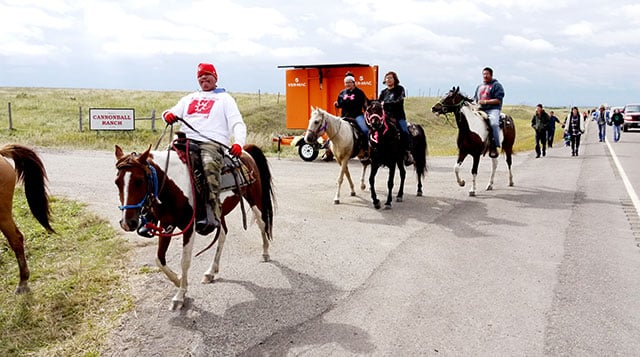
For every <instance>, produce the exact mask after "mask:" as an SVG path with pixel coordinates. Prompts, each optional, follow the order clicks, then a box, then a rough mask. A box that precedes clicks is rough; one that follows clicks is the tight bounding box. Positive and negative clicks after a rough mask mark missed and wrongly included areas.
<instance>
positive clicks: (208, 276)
mask: <svg viewBox="0 0 640 357" xmlns="http://www.w3.org/2000/svg"><path fill="white" fill-rule="evenodd" d="M200 282H201V283H202V284H211V283H213V275H211V274H205V275H203V276H202V280H201V281H200Z"/></svg>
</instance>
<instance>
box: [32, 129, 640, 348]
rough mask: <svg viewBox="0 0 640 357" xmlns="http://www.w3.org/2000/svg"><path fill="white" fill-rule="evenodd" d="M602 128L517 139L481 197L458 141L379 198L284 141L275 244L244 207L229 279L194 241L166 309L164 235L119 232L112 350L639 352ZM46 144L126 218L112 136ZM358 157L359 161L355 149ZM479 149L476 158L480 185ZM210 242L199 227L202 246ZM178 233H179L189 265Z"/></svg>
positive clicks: (639, 323) (633, 248)
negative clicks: (125, 255) (421, 178)
mask: <svg viewBox="0 0 640 357" xmlns="http://www.w3.org/2000/svg"><path fill="white" fill-rule="evenodd" d="M591 130H593V128H591ZM594 136H595V133H589V132H588V133H587V135H585V139H584V140H585V142H584V143H583V146H582V148H581V152H580V156H579V157H577V158H574V157H571V156H570V150H569V149H568V148H564V147H561V145H562V143H556V147H554V148H552V149H549V150H548V151H547V156H546V157H544V158H540V159H535V158H534V154H533V153H532V152H526V153H520V154H517V155H516V156H515V158H514V167H513V171H514V181H515V186H514V187H508V186H507V176H506V171H505V166H506V165H505V163H504V160H503V157H502V156H501V157H500V163H499V166H498V173H497V175H496V180H495V183H494V190H493V191H484V187H486V184H487V180H488V177H489V172H488V171H489V168H490V160H489V159H488V158H484V159H483V161H482V163H481V167H480V173H479V175H478V192H477V197H469V196H468V194H467V192H468V187H464V188H461V187H458V186H457V184H456V182H455V177H454V174H453V165H454V163H455V158H453V157H438V158H431V157H429V158H428V165H429V173H428V174H427V178H426V182H425V183H424V188H423V189H424V196H423V197H416V196H415V190H416V186H415V178H414V174H413V171H412V169H409V171H408V179H407V184H406V186H405V200H404V202H400V203H396V202H394V204H393V208H392V209H391V210H375V209H373V207H372V204H371V202H370V198H369V192H368V191H367V192H362V191H360V190H359V188H357V192H358V194H357V196H356V197H350V196H349V194H348V187H347V186H346V181H345V183H344V184H343V187H342V195H341V204H339V205H334V204H333V203H332V201H333V196H334V193H335V186H336V177H337V174H338V166H337V165H336V164H335V163H325V162H321V161H316V162H312V163H307V162H303V161H301V160H299V159H283V160H277V159H276V158H271V159H270V165H271V169H272V172H273V175H274V184H275V186H276V196H277V210H276V216H275V223H274V241H273V244H272V247H271V257H272V261H271V262H269V263H263V262H261V249H262V247H261V241H260V236H259V232H258V229H257V227H256V225H255V224H250V226H249V228H248V230H247V231H243V230H242V227H241V218H240V214H239V213H238V212H237V211H236V212H233V213H232V214H231V215H230V217H228V222H229V224H230V232H229V236H228V238H227V244H226V245H225V249H224V252H223V255H222V260H221V268H220V274H219V275H218V276H217V277H216V282H214V283H213V284H206V285H203V284H200V283H199V281H200V277H201V275H202V274H203V273H204V271H205V270H206V268H207V267H208V266H209V264H210V262H211V259H213V251H208V252H207V253H205V254H203V255H202V256H200V257H197V258H194V259H193V262H192V269H191V271H190V274H191V275H190V276H189V282H190V284H191V285H190V286H189V291H188V293H187V296H188V300H187V302H186V306H185V307H184V308H183V309H182V310H180V311H170V310H169V307H170V305H171V304H170V300H171V298H172V297H173V295H174V293H175V290H174V287H173V286H172V284H171V283H170V282H169V281H168V280H167V279H166V278H165V277H164V275H162V274H161V273H159V272H157V273H156V272H154V273H140V271H141V268H143V267H153V266H155V263H154V259H155V241H154V240H152V239H144V238H139V237H137V236H136V235H135V234H132V233H124V232H123V235H124V236H125V237H126V238H127V239H128V240H130V241H131V242H132V243H134V244H135V246H136V248H135V249H134V252H133V256H132V257H131V279H130V283H131V292H132V294H133V296H134V297H135V307H134V310H133V311H130V312H128V313H126V314H125V315H124V316H123V317H122V320H121V321H120V323H119V327H118V328H117V329H116V330H114V331H113V333H112V334H111V336H110V337H109V343H108V346H107V348H106V350H105V352H104V355H113V356H227V355H228V356H231V355H247V356H283V355H291V356H298V355H304V356H327V355H332V356H349V355H374V356H400V355H406V356H409V355H598V356H600V355H625V356H626V355H628V356H632V355H638V354H639V353H640V340H639V339H638V336H640V299H638V293H637V292H638V291H640V280H639V279H638V276H640V248H639V247H638V246H637V244H638V241H637V240H636V239H637V237H638V230H639V229H638V228H640V227H638V226H637V224H636V223H634V222H637V214H636V215H635V216H634V212H633V210H630V209H629V199H628V194H627V192H626V191H625V188H624V185H623V183H622V180H621V178H620V176H619V175H618V173H617V171H616V168H615V165H613V161H612V160H611V156H610V154H609V153H608V151H607V146H606V145H603V144H602V143H598V142H597V140H595V142H594V140H593V137H594ZM532 146H533V143H532ZM141 149H143V148H124V150H125V151H134V150H141ZM40 153H41V154H42V156H43V160H44V161H45V164H46V165H47V170H48V173H49V177H50V185H49V186H50V190H51V192H52V194H54V195H60V196H65V197H69V198H72V199H76V200H79V201H82V202H87V203H88V207H89V208H90V209H92V210H94V211H95V212H96V213H98V214H100V215H102V216H103V217H105V218H106V219H108V220H109V222H110V223H112V224H113V225H114V227H116V228H117V229H119V227H118V225H117V222H118V220H119V213H120V212H119V210H118V209H117V205H118V201H117V193H116V189H115V185H114V184H113V178H114V177H115V165H114V164H115V158H114V156H113V153H112V152H83V151H82V152H77V151H58V150H50V149H42V150H40ZM350 167H351V171H352V174H353V176H354V177H357V178H359V176H360V165H359V163H358V162H357V161H353V162H352V163H351V164H350ZM470 167H471V159H470V158H468V159H467V161H465V163H464V165H463V169H462V171H461V173H462V175H463V177H464V178H465V179H466V180H467V182H468V183H467V185H469V181H470V179H471V177H470V173H469V171H470ZM386 174H387V171H386V170H382V171H381V172H380V173H379V174H378V179H377V182H378V184H377V191H378V194H379V195H380V194H381V193H384V191H385V187H384V186H385V181H386ZM396 181H398V180H396ZM358 186H359V185H358V183H356V187H358ZM630 212H631V213H630ZM634 220H635V221H634ZM208 243H209V238H208V237H200V236H198V238H197V241H196V251H198V250H199V248H202V247H204V246H206V245H207V244H208ZM180 246H181V241H180V239H176V241H175V242H173V244H172V246H171V247H170V252H171V255H170V256H169V264H170V265H171V266H172V267H174V268H175V269H177V268H178V266H179V255H180Z"/></svg>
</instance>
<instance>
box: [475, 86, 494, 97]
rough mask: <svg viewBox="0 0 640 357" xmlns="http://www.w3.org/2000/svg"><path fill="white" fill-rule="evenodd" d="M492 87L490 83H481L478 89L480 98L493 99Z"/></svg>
mask: <svg viewBox="0 0 640 357" xmlns="http://www.w3.org/2000/svg"><path fill="white" fill-rule="evenodd" d="M491 87H492V86H491V85H490V84H484V85H481V86H480V90H479V91H478V100H484V99H487V100H488V99H491Z"/></svg>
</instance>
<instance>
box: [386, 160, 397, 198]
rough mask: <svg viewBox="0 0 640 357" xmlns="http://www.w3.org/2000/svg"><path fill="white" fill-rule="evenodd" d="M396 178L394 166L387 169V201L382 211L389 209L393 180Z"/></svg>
mask: <svg viewBox="0 0 640 357" xmlns="http://www.w3.org/2000/svg"><path fill="white" fill-rule="evenodd" d="M395 176H396V166H395V165H391V166H390V167H389V177H388V178H387V201H386V202H385V203H384V209H391V202H393V179H394V178H395Z"/></svg>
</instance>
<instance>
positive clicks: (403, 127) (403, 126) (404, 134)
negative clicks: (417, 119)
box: [398, 119, 409, 149]
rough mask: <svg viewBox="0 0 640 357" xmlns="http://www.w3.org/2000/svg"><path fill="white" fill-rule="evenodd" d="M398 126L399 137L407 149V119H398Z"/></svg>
mask: <svg viewBox="0 0 640 357" xmlns="http://www.w3.org/2000/svg"><path fill="white" fill-rule="evenodd" d="M398 126H399V127H400V136H401V137H402V142H403V143H404V145H405V148H407V149H408V148H409V127H408V126H407V119H398Z"/></svg>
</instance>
